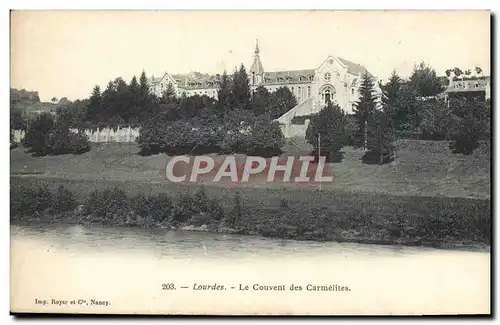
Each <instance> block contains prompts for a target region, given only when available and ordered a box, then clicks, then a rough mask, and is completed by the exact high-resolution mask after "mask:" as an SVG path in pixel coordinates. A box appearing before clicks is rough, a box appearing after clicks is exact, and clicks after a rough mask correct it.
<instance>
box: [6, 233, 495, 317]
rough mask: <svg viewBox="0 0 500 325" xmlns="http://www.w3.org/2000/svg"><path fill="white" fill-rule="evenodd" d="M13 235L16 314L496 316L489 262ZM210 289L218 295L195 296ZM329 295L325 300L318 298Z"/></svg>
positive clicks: (357, 250) (480, 257) (184, 238)
mask: <svg viewBox="0 0 500 325" xmlns="http://www.w3.org/2000/svg"><path fill="white" fill-rule="evenodd" d="M10 231H11V310H12V311H42V312H43V311H46V312H95V313H102V312H108V313H109V312H112V313H131V312H132V313H133V312H136V313H196V314H365V313H369V314H385V313H391V314H421V313H426V314H433V313H447V314H449V313H451V314H453V313H457V312H460V313H489V311H490V309H489V307H490V253H489V252H487V251H467V250H439V249H432V248H420V247H402V246H381V245H366V244H352V243H335V242H328V243H320V242H312V241H311V242H304V241H293V240H280V239H268V238H262V237H253V236H242V235H223V234H213V233H205V232H192V231H167V230H164V229H135V228H117V227H102V226H79V225H46V224H45V225H44V224H30V225H11V228H10ZM202 285H210V286H213V287H215V288H219V289H221V288H222V290H194V289H196V288H201V287H202ZM322 286H323V288H329V291H318V290H313V289H315V288H316V289H319V288H321V287H322ZM174 287H175V290H174V289H173V288H174ZM183 287H184V288H183ZM265 288H268V289H269V290H270V291H269V290H268V291H264V289H265ZM280 288H285V290H280ZM299 288H300V289H301V290H299ZM164 289H167V290H164ZM247 289H248V290H247ZM292 289H293V290H292ZM35 299H36V301H35ZM91 299H94V302H97V304H92V303H91V302H90V301H91ZM72 300H74V302H75V304H74V305H72V304H71V301H72ZM64 301H66V303H64ZM84 301H85V302H84ZM43 302H45V303H46V304H45V305H44V304H43ZM101 302H102V304H101ZM106 304H107V305H106Z"/></svg>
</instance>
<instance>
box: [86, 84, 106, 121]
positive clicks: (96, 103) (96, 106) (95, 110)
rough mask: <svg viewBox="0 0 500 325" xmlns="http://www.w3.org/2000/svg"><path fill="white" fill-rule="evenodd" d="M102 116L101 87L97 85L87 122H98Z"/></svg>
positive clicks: (91, 97)
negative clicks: (98, 118)
mask: <svg viewBox="0 0 500 325" xmlns="http://www.w3.org/2000/svg"><path fill="white" fill-rule="evenodd" d="M100 114H102V97H101V88H100V87H99V85H95V86H94V89H93V90H92V94H91V95H90V98H89V105H88V108H87V117H86V120H87V121H96V119H97V117H98V116H99V115H100Z"/></svg>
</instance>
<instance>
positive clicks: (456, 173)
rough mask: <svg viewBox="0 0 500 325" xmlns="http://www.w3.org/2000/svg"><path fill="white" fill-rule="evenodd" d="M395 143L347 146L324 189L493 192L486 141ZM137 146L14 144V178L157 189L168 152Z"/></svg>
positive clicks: (298, 145)
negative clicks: (468, 151) (370, 158)
mask: <svg viewBox="0 0 500 325" xmlns="http://www.w3.org/2000/svg"><path fill="white" fill-rule="evenodd" d="M396 146H397V158H396V160H395V161H394V162H392V163H390V164H387V165H382V166H378V165H366V164H363V163H362V162H361V161H360V158H361V156H362V155H363V152H362V151H361V150H355V149H353V148H350V147H347V148H344V149H343V152H344V159H343V160H342V162H340V163H335V164H332V168H333V174H334V182H333V183H332V184H328V186H326V185H325V187H323V190H325V191H327V190H329V189H331V190H335V193H338V192H339V191H340V192H354V193H368V194H383V195H397V196H410V197H414V196H446V197H463V198H480V199H489V198H490V178H491V175H490V152H489V148H488V147H486V146H482V147H481V148H479V149H478V150H476V151H475V152H474V153H473V154H472V155H470V156H463V155H456V154H453V153H452V152H451V150H450V149H449V148H448V142H446V141H420V140H399V141H397V142H396ZM286 150H287V151H288V152H289V153H290V154H293V153H294V152H306V151H307V150H308V145H307V144H306V143H304V142H303V141H302V142H300V141H295V142H293V143H289V144H288V145H287V147H286ZM138 151H139V150H138V148H137V146H136V145H135V144H121V143H110V144H92V150H91V151H90V152H87V153H85V154H82V155H77V156H75V155H61V156H48V157H31V156H30V155H29V154H26V153H25V152H24V148H22V147H20V148H17V149H14V150H11V156H10V161H11V178H18V177H22V178H26V177H29V178H30V179H31V178H33V177H35V178H44V179H49V178H50V179H54V178H55V179H64V180H67V181H74V182H76V183H79V184H85V183H87V184H95V185H96V186H102V185H99V184H98V183H99V182H102V184H108V183H114V182H127V181H133V182H134V183H136V184H137V186H141V185H140V183H146V184H148V186H151V187H152V188H155V189H156V188H162V187H165V186H166V185H167V184H166V181H165V180H164V178H163V175H162V172H164V168H165V164H166V159H167V157H166V156H165V155H163V154H159V155H153V156H146V157H143V156H140V155H138V154H137V153H138ZM53 181H54V182H57V180H53ZM76 183H75V184H76ZM168 185H169V186H168V187H169V188H170V187H172V185H171V184H168ZM251 186H252V187H258V185H256V184H252V185H251ZM266 186H267V185H266V184H262V187H266ZM173 187H174V189H172V190H175V186H173ZM219 190H220V189H218V190H217V191H219Z"/></svg>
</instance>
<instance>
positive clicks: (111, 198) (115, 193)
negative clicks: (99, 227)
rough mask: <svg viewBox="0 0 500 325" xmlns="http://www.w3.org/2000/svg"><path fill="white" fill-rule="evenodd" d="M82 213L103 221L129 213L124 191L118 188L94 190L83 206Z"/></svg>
mask: <svg viewBox="0 0 500 325" xmlns="http://www.w3.org/2000/svg"><path fill="white" fill-rule="evenodd" d="M83 209H84V213H85V214H87V215H92V216H94V217H97V218H98V219H100V220H103V221H111V220H113V219H116V218H119V217H122V216H124V215H126V214H127V213H128V212H129V211H130V206H129V200H128V199H127V196H126V195H125V191H123V190H122V189H119V188H116V187H115V188H113V189H109V188H108V189H104V190H94V191H92V192H91V193H90V195H89V197H88V198H87V200H85V203H84V205H83Z"/></svg>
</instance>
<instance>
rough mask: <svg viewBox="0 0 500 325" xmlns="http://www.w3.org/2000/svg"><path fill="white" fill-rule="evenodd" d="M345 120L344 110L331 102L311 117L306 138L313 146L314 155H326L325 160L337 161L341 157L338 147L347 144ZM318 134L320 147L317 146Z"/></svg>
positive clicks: (340, 147)
mask: <svg viewBox="0 0 500 325" xmlns="http://www.w3.org/2000/svg"><path fill="white" fill-rule="evenodd" d="M346 122H347V121H346V115H345V112H344V111H343V110H342V109H341V108H340V107H339V106H338V105H336V104H332V103H331V102H328V104H327V106H325V107H324V108H323V109H322V110H321V111H320V112H319V113H318V114H316V115H314V116H313V117H312V119H311V123H310V124H309V126H308V127H307V130H306V140H307V142H309V144H311V145H312V146H313V147H314V151H315V155H317V154H318V153H319V155H320V156H326V157H327V161H335V162H339V161H340V160H341V159H342V155H341V153H340V149H342V148H343V147H344V146H345V145H346V144H347V135H346V130H345V126H346ZM318 135H319V138H320V139H319V140H320V141H321V144H320V145H321V148H318V145H319V141H318ZM319 149H320V150H321V152H319V151H318V150H319Z"/></svg>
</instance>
